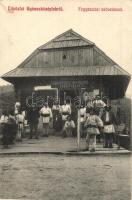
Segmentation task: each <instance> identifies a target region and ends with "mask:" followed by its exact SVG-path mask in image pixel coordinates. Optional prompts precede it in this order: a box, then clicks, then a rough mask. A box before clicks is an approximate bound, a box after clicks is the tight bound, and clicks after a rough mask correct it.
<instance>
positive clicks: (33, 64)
mask: <svg viewBox="0 0 132 200" xmlns="http://www.w3.org/2000/svg"><path fill="white" fill-rule="evenodd" d="M73 47H74V48H78V47H79V48H84V47H88V48H93V50H92V51H91V52H93V53H94V52H95V58H96V55H98V59H96V64H95V65H94V64H93V66H92V65H90V64H89V65H87V64H85V65H84V66H83V65H82V66H75V65H70V66H63V65H62V64H55V63H54V62H53V64H52V66H47V64H46V61H45V60H43V58H42V56H41V53H42V52H43V53H46V54H47V55H48V54H49V52H50V51H51V50H52V51H55V50H56V49H59V50H60V49H69V48H70V49H72V48H73ZM89 55H90V54H89ZM79 59H80V58H79V57H78V60H79ZM100 59H102V60H103V63H105V64H104V65H102V64H98V63H97V62H100ZM106 75H111V76H118V75H123V76H127V77H129V78H130V74H129V73H128V72H126V71H125V70H124V69H122V68H121V67H120V66H119V65H118V64H116V63H115V62H114V61H113V60H112V59H111V58H109V57H108V56H107V55H106V54H105V53H104V52H103V51H101V50H100V49H99V48H98V47H97V46H96V45H95V44H94V43H93V42H91V41H89V40H87V39H85V38H84V37H82V36H81V35H79V34H78V33H76V32H75V31H73V30H72V29H70V30H68V31H66V32H65V33H63V34H61V35H59V36H57V37H55V38H54V39H53V40H51V41H49V42H48V43H46V44H44V45H42V46H40V47H39V48H37V49H36V50H35V51H34V52H33V53H32V54H31V55H30V56H29V57H28V58H26V59H25V60H24V61H23V62H22V63H21V64H20V65H19V66H18V67H17V68H15V69H14V70H12V71H10V72H8V73H6V74H4V75H3V76H2V78H3V79H5V80H7V81H10V78H20V77H47V76H57V77H59V76H106Z"/></svg>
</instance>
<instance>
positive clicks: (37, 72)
mask: <svg viewBox="0 0 132 200" xmlns="http://www.w3.org/2000/svg"><path fill="white" fill-rule="evenodd" d="M106 75H111V76H115V75H126V76H128V73H127V72H126V71H124V70H123V69H121V68H119V67H118V66H117V65H114V66H84V67H83V66H81V67H75V66H71V67H26V68H16V69H14V70H12V71H10V72H8V73H7V74H4V76H3V78H6V77H8V78H9V77H10V78H15V77H16V78H17V77H42V76H43V77H47V76H58V77H59V76H106Z"/></svg>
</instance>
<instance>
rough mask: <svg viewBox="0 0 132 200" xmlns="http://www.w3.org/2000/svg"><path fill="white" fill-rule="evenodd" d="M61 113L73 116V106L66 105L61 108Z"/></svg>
mask: <svg viewBox="0 0 132 200" xmlns="http://www.w3.org/2000/svg"><path fill="white" fill-rule="evenodd" d="M61 112H62V113H63V112H67V113H69V114H71V106H70V105H69V104H66V105H62V106H61Z"/></svg>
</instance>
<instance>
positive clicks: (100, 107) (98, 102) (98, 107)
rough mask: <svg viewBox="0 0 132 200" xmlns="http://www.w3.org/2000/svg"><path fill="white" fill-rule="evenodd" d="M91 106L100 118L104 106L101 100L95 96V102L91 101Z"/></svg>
mask: <svg viewBox="0 0 132 200" xmlns="http://www.w3.org/2000/svg"><path fill="white" fill-rule="evenodd" d="M93 106H94V108H96V110H97V112H98V115H99V116H100V117H101V115H102V113H103V109H104V107H105V106H106V104H105V103H104V102H103V101H102V100H101V97H100V96H98V95H96V97H95V100H94V101H93Z"/></svg>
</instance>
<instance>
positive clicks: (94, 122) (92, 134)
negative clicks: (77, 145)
mask: <svg viewBox="0 0 132 200" xmlns="http://www.w3.org/2000/svg"><path fill="white" fill-rule="evenodd" d="M84 126H85V128H86V129H87V136H86V149H87V150H90V151H91V152H94V151H95V149H96V135H99V134H100V131H99V128H100V129H101V128H103V122H102V120H101V119H100V117H99V116H97V114H96V110H95V108H93V107H90V108H89V116H88V117H87V119H86V122H85V124H84Z"/></svg>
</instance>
